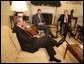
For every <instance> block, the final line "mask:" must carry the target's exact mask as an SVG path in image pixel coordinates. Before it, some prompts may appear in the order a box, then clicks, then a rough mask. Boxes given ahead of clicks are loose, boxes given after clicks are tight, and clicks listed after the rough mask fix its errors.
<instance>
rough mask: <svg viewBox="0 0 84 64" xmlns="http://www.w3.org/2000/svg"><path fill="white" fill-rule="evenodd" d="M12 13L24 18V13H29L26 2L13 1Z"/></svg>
mask: <svg viewBox="0 0 84 64" xmlns="http://www.w3.org/2000/svg"><path fill="white" fill-rule="evenodd" d="M11 11H14V12H16V13H17V15H18V16H23V12H24V11H28V8H27V3H26V1H12V4H11Z"/></svg>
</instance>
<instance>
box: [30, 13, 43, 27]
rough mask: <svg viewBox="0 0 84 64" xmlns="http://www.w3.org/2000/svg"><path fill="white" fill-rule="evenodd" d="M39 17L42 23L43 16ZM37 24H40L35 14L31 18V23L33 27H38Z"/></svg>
mask: <svg viewBox="0 0 84 64" xmlns="http://www.w3.org/2000/svg"><path fill="white" fill-rule="evenodd" d="M40 17H41V20H42V22H44V19H43V15H41V16H40ZM39 22H40V20H39V17H38V15H37V14H35V15H34V16H33V18H32V23H33V24H34V25H36V26H38V23H39Z"/></svg>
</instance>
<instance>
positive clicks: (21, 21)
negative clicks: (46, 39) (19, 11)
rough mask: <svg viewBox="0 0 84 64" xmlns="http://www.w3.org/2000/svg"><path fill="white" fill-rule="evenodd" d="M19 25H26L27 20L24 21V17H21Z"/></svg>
mask: <svg viewBox="0 0 84 64" xmlns="http://www.w3.org/2000/svg"><path fill="white" fill-rule="evenodd" d="M19 25H20V26H24V25H25V21H23V19H22V18H19Z"/></svg>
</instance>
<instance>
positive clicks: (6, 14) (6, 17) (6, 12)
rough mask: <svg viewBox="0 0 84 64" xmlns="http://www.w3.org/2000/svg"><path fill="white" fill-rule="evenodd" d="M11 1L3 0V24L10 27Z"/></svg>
mask: <svg viewBox="0 0 84 64" xmlns="http://www.w3.org/2000/svg"><path fill="white" fill-rule="evenodd" d="M9 15H10V3H9V1H1V26H3V25H6V26H9V27H10V20H9Z"/></svg>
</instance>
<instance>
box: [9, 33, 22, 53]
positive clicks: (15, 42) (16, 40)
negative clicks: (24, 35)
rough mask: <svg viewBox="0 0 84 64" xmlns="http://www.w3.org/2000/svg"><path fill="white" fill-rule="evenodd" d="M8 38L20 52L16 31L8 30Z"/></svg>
mask: <svg viewBox="0 0 84 64" xmlns="http://www.w3.org/2000/svg"><path fill="white" fill-rule="evenodd" d="M10 38H11V40H12V41H13V44H14V45H15V47H16V48H17V51H18V52H20V51H21V47H20V44H19V41H18V39H17V36H16V33H11V32H10Z"/></svg>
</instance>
